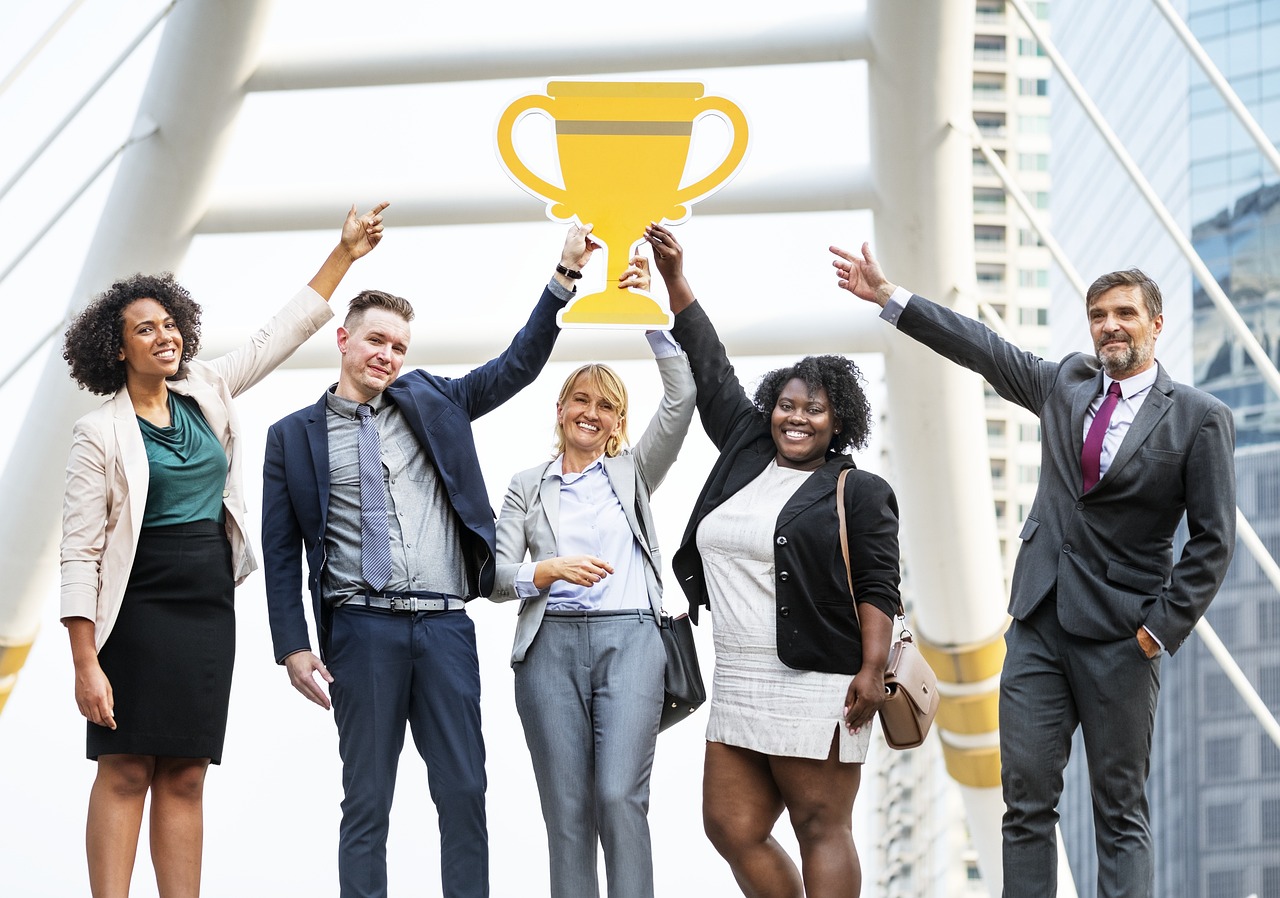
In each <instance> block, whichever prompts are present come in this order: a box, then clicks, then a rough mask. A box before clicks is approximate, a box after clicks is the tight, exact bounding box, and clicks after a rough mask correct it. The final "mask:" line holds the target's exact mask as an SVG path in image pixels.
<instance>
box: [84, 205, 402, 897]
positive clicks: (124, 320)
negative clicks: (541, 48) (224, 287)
mask: <svg viewBox="0 0 1280 898" xmlns="http://www.w3.org/2000/svg"><path fill="white" fill-rule="evenodd" d="M386 205H387V204H386V203H383V204H380V205H378V206H375V207H374V208H373V209H372V210H370V211H369V212H368V213H366V214H365V215H362V216H361V215H357V213H356V208H355V207H354V206H353V207H352V208H351V211H350V212H349V213H348V214H347V218H346V221H345V222H344V223H343V227H342V236H341V238H340V239H339V241H338V244H337V245H336V246H335V247H334V248H333V250H332V251H331V252H330V253H329V255H328V257H327V258H326V259H325V262H324V264H323V265H322V266H321V267H320V269H319V271H317V272H316V275H315V277H313V278H312V279H311V281H310V283H309V284H308V285H307V286H306V287H304V288H303V289H302V290H301V291H300V292H299V293H298V294H297V295H296V296H295V297H294V298H293V299H292V300H290V301H289V303H288V304H287V305H285V307H284V308H283V309H281V310H280V311H279V312H278V313H277V314H276V315H275V317H273V318H272V319H271V320H270V321H269V322H267V324H266V325H265V326H263V327H262V328H261V329H260V330H259V331H258V332H257V333H255V334H254V335H253V336H252V337H251V338H250V339H249V340H248V341H247V342H246V343H245V344H244V345H242V346H240V347H239V348H238V349H235V350H233V351H232V352H230V353H228V354H227V355H224V356H221V357H220V358H216V359H212V360H210V361H203V360H201V359H198V358H196V354H197V352H198V351H199V349H200V306H199V305H198V304H197V303H196V302H195V301H194V300H193V299H192V298H191V295H190V294H189V293H188V292H187V291H186V289H184V288H183V287H182V286H181V285H180V284H178V282H177V281H176V280H174V278H173V275H171V274H160V275H143V274H137V275H134V276H132V277H129V278H125V279H123V280H121V281H118V282H117V283H115V284H112V286H111V288H110V289H109V290H107V291H106V292H105V293H102V294H100V295H99V296H97V297H95V298H94V299H93V300H91V301H90V302H89V304H88V305H87V306H86V307H85V308H84V309H83V310H82V311H81V312H80V313H79V315H77V316H76V318H75V319H74V320H73V321H72V322H71V325H70V326H69V327H68V328H67V332H66V337H65V340H64V343H63V351H62V355H63V358H65V359H66V361H67V363H68V365H70V368H71V377H72V379H73V380H75V381H76V383H78V384H79V385H80V386H81V387H82V388H83V389H85V390H88V391H90V392H91V393H96V394H98V395H101V396H106V397H107V399H106V401H105V402H104V403H103V404H102V405H101V406H100V407H98V408H97V409H96V410H94V411H92V412H90V413H89V414H87V415H85V416H84V417H82V418H81V419H80V420H79V421H77V422H76V424H75V429H74V431H73V433H72V445H71V453H70V458H69V460H68V462H67V486H66V497H65V500H64V502H63V518H62V548H61V567H62V589H61V593H62V611H61V616H62V622H63V624H65V625H66V627H67V632H68V633H69V635H70V637H71V654H72V660H73V661H74V663H75V698H76V704H77V705H78V706H79V708H80V713H81V714H83V715H84V717H85V720H86V721H87V724H86V726H87V732H88V736H87V755H88V757H89V759H90V760H93V761H96V762H97V765H98V767H97V775H96V777H95V779H94V784H93V789H92V791H91V792H90V795H89V820H88V826H87V828H86V838H85V845H86V850H87V853H88V862H89V887H90V891H91V893H92V894H93V896H94V898H113V896H123V895H128V894H129V882H130V879H131V877H132V874H133V865H134V857H135V855H136V853H137V847H138V838H139V835H140V830H141V825H142V817H143V809H144V806H145V804H146V802H147V799H148V797H149V798H150V802H151V859H152V863H153V865H154V867H155V875H156V885H157V888H158V892H159V894H160V895H161V896H162V898H169V896H186V895H197V894H199V891H200V864H201V856H202V850H203V844H204V841H203V839H204V814H203V805H202V802H203V796H204V780H205V773H206V771H207V770H208V767H209V765H210V764H211V763H212V764H218V763H221V761H222V746H223V737H224V735H225V732H226V725H227V708H228V702H229V699H230V693H231V668H232V663H233V660H234V656H235V607H234V604H233V596H234V591H235V587H236V585H238V584H239V583H240V582H241V581H242V580H244V578H245V577H247V576H248V575H249V573H250V572H252V571H253V570H254V569H255V568H256V567H257V560H256V559H255V558H254V556H253V552H252V550H251V549H250V547H249V541H248V538H247V535H246V531H245V517H246V514H247V512H246V509H245V501H244V489H243V485H242V482H241V481H242V476H241V466H242V464H243V456H244V445H243V440H244V435H243V432H242V428H241V423H240V420H239V418H238V416H237V415H236V410H235V406H234V404H233V402H232V400H233V398H234V397H236V396H238V395H239V394H240V393H243V392H244V391H245V390H247V389H248V388H249V387H251V386H253V385H254V384H256V383H258V382H259V381H260V380H262V379H263V378H264V377H266V376H267V375H268V374H270V373H271V371H273V370H274V369H275V368H276V366H278V365H279V364H280V363H281V362H283V361H284V360H285V359H287V358H288V357H289V356H290V355H292V354H293V352H294V350H296V349H297V348H298V347H299V346H301V345H302V343H303V342H305V341H306V339H307V338H308V337H310V336H311V335H312V334H314V333H315V332H316V331H317V330H319V329H320V327H321V326H322V325H323V324H324V323H325V322H326V321H328V320H329V319H330V318H332V317H333V312H332V310H331V309H330V308H329V299H330V298H331V297H332V296H333V292H334V290H335V289H337V286H338V284H339V282H340V281H341V280H342V278H343V276H344V275H345V274H346V273H347V270H348V269H349V268H350V266H351V263H352V262H354V261H355V260H356V259H359V258H360V257H361V256H363V255H365V254H366V253H368V252H369V251H370V250H371V249H373V247H374V246H376V245H377V244H378V242H379V241H380V240H381V239H382V214H381V213H382V210H383V209H384V208H386Z"/></svg>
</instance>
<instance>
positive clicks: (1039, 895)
mask: <svg viewBox="0 0 1280 898" xmlns="http://www.w3.org/2000/svg"><path fill="white" fill-rule="evenodd" d="M832 252H834V253H835V254H836V255H837V256H838V257H839V258H838V259H837V260H836V261H835V262H834V264H835V267H836V269H837V272H838V278H839V283H840V286H841V287H842V288H844V289H847V290H849V291H850V292H851V293H853V294H854V295H856V296H858V297H860V298H862V299H865V300H868V301H870V302H874V303H876V304H877V305H879V306H880V307H881V308H882V309H883V310H884V311H883V312H882V313H881V317H882V318H885V319H886V320H888V321H890V322H891V323H893V324H895V325H896V326H897V328H898V330H900V331H902V332H903V333H905V334H907V335H909V336H910V337H912V338H914V339H915V340H918V341H919V342H920V343H923V344H924V345H925V346H928V347H929V348H931V349H933V350H934V351H935V352H937V353H939V354H940V355H943V356H945V357H946V358H949V359H951V360H952V361H954V362H957V363H959V364H961V365H964V366H965V367H967V368H970V369H972V370H974V371H977V372H978V373H979V374H981V375H982V376H983V377H985V378H986V379H987V382H988V383H990V384H991V386H992V387H993V388H994V389H995V391H996V392H997V393H999V394H1000V395H1001V396H1003V397H1004V398H1005V399H1008V400H1009V401H1011V402H1016V403H1017V404H1018V405H1021V406H1023V407H1024V408H1026V409H1028V410H1030V411H1032V412H1034V413H1035V414H1036V415H1038V416H1039V418H1040V429H1041V464H1040V482H1039V486H1038V488H1037V491H1036V498H1035V502H1034V503H1033V504H1032V506H1031V511H1030V513H1029V514H1028V516H1027V520H1026V523H1025V525H1024V526H1023V528H1022V533H1021V538H1022V546H1021V549H1020V550H1019V552H1018V561H1017V565H1016V566H1015V568H1014V574H1013V584H1012V596H1011V598H1010V603H1009V613H1010V614H1011V615H1012V617H1013V621H1012V623H1011V624H1010V627H1009V630H1008V632H1007V633H1006V635H1005V643H1006V647H1007V650H1008V652H1007V655H1006V657H1005V663H1004V670H1003V672H1002V674H1001V679H1000V755H1001V783H1002V787H1003V791H1004V800H1005V805H1006V809H1005V815H1004V823H1003V842H1004V894H1005V895H1006V896H1014V898H1043V896H1052V895H1054V894H1055V893H1056V890H1057V852H1056V844H1055V833H1054V826H1055V824H1056V822H1057V819H1058V814H1057V805H1058V799H1059V797H1060V796H1061V793H1062V771H1063V769H1064V768H1065V766H1066V763H1067V756H1068V753H1069V751H1070V747H1071V737H1072V734H1073V733H1074V732H1075V730H1076V728H1077V727H1079V728H1080V729H1081V731H1082V733H1083V735H1084V744H1085V755H1086V758H1087V760H1088V766H1089V778H1090V783H1091V786H1092V791H1093V806H1094V823H1095V829H1096V833H1097V851H1098V895H1099V896H1100V898H1118V896H1141V898H1149V896H1150V895H1151V894H1152V891H1153V888H1154V864H1153V860H1152V847H1151V829H1150V823H1149V819H1148V808H1147V800H1146V794H1145V791H1144V790H1145V785H1146V780H1147V775H1148V772H1149V769H1150V754H1151V734H1152V728H1153V725H1154V721H1155V710H1156V697H1157V694H1158V692H1159V688H1160V680H1159V664H1160V656H1161V655H1162V653H1164V652H1167V653H1169V654H1170V655H1172V654H1173V653H1174V652H1176V651H1177V650H1178V648H1179V647H1180V646H1181V645H1182V643H1183V642H1184V641H1185V640H1186V638H1187V637H1188V636H1189V635H1190V634H1191V630H1192V628H1194V627H1195V624H1196V622H1197V621H1198V620H1199V619H1200V617H1201V615H1203V614H1204V612H1205V610H1206V609H1207V608H1208V606H1209V602H1210V601H1211V600H1212V599H1213V597H1214V595H1215V594H1216V593H1217V591H1218V587H1219V586H1220V585H1221V583H1222V579H1223V577H1224V576H1225V575H1226V572H1227V567H1228V565H1229V564H1230V563H1231V556H1232V554H1233V552H1234V550H1235V515H1236V510H1235V505H1236V500H1235V462H1234V451H1235V428H1234V424H1233V421H1232V417H1231V410H1230V409H1229V408H1227V406H1226V405H1224V404H1223V403H1222V402H1220V401H1219V400H1218V399H1216V398H1215V397H1213V396H1210V395H1209V394H1207V393H1203V392H1201V391H1200V390H1196V389H1194V388H1193V387H1189V386H1187V385H1185V384H1180V383H1175V382H1174V381H1173V379H1172V378H1170V377H1169V375H1168V374H1167V373H1166V372H1165V371H1164V369H1163V368H1162V367H1161V366H1160V365H1159V364H1158V363H1157V362H1156V361H1155V344H1156V338H1157V337H1158V336H1159V335H1160V331H1161V329H1162V327H1163V325H1164V317H1163V314H1162V312H1161V306H1162V300H1161V296H1160V289H1159V287H1157V286H1156V284H1155V283H1154V282H1153V281H1152V280H1151V279H1150V278H1148V277H1147V276H1146V275H1144V274H1143V273H1142V272H1140V271H1138V270H1137V269H1130V270H1129V271H1119V272H1113V273H1111V274H1107V275H1103V276H1102V277H1100V278H1098V279H1097V280H1096V281H1094V283H1093V285H1092V286H1090V288H1089V290H1088V294H1087V296H1086V299H1085V310H1086V312H1087V314H1088V318H1089V329H1090V333H1091V335H1092V337H1093V342H1094V349H1095V352H1096V355H1093V356H1090V355H1087V354H1084V353H1072V354H1071V355H1068V356H1066V357H1065V358H1064V359H1062V360H1061V361H1060V362H1049V361H1045V360H1044V359H1040V358H1037V357H1036V356H1034V355H1032V354H1031V353H1028V352H1024V351H1023V350H1021V349H1019V348H1018V347H1016V346H1013V345H1012V344H1010V343H1008V342H1006V341H1005V340H1003V339H1001V338H1000V337H998V336H997V335H996V334H994V333H993V332H991V331H990V330H988V329H987V328H986V327H984V326H983V325H981V324H979V323H978V322H976V321H973V320H972V319H969V318H967V317H965V316H963V315H959V314H957V313H955V312H953V311H952V310H950V309H947V308H944V307H942V306H939V305H937V304H935V303H931V302H929V301H928V300H926V299H924V298H922V297H920V296H914V295H912V294H910V293H909V292H908V291H906V290H903V289H902V288H900V287H895V286H894V285H893V284H891V283H889V282H888V280H886V279H885V277H884V274H883V273H882V272H881V271H880V266H879V265H878V264H877V263H876V261H875V258H874V257H873V256H872V254H871V251H870V249H869V247H868V246H867V245H866V244H863V247H862V254H861V257H858V256H855V255H853V254H850V253H846V252H844V251H843V250H839V249H837V248H835V247H832ZM1108 393H1114V394H1116V396H1117V397H1118V398H1110V399H1108V398H1107V394H1108ZM1097 419H1101V420H1100V421H1098V427H1097V428H1096V429H1095V428H1094V426H1093V425H1094V423H1095V420H1097ZM1090 444H1092V447H1093V451H1092V454H1091V455H1090V453H1089V452H1088V451H1087V450H1088V447H1089V445H1090ZM1184 519H1185V520H1186V523H1187V536H1188V538H1187V542H1186V544H1185V546H1184V547H1183V549H1182V553H1181V555H1180V556H1179V558H1178V560H1177V562H1176V563H1175V561H1174V558H1173V537H1174V532H1175V530H1176V529H1177V527H1178V525H1179V523H1180V522H1181V521H1182V520H1184Z"/></svg>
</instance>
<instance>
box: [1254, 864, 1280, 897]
mask: <svg viewBox="0 0 1280 898" xmlns="http://www.w3.org/2000/svg"><path fill="white" fill-rule="evenodd" d="M1258 898H1280V867H1263V868H1262V894H1261V895H1259V896H1258Z"/></svg>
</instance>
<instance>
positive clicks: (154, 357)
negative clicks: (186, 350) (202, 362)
mask: <svg viewBox="0 0 1280 898" xmlns="http://www.w3.org/2000/svg"><path fill="white" fill-rule="evenodd" d="M120 317H121V319H122V321H123V326H122V328H121V332H120V354H119V356H117V357H118V358H119V359H120V361H122V362H124V368H125V380H126V382H127V381H130V380H136V379H138V378H151V379H156V380H163V379H164V378H166V377H172V376H173V375H175V374H177V373H178V368H179V367H180V366H181V365H182V331H181V330H179V328H178V323H177V322H176V321H175V320H174V318H173V316H172V315H170V314H169V312H168V310H167V309H165V307H164V306H163V305H161V304H160V303H159V302H158V301H156V300H154V299H146V298H143V299H135V300H134V301H133V302H131V303H129V305H127V306H125V307H124V311H122V312H121V313H120Z"/></svg>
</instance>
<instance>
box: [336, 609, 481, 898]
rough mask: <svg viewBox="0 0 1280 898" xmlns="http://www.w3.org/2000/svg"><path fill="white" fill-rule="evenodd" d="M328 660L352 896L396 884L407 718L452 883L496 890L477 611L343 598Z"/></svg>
mask: <svg viewBox="0 0 1280 898" xmlns="http://www.w3.org/2000/svg"><path fill="white" fill-rule="evenodd" d="M327 664H328V667H329V671H330V673H332V674H333V684H332V686H331V687H330V695H331V697H332V700H333V716H334V721H335V722H336V723H337V725H338V749H339V752H340V754H341V756H342V786H343V793H344V797H343V799H342V825H341V829H340V832H339V839H338V878H339V882H340V884H341V896H342V898H385V896H386V894H387V831H388V825H389V816H390V813H391V799H392V794H393V793H394V792H395V785H396V766H397V764H398V763H399V760H400V752H401V749H402V748H403V747H404V734H405V723H406V722H407V723H408V725H409V728H410V730H411V731H412V733H413V741H414V744H415V745H416V746H417V748H418V754H420V755H421V756H422V760H423V761H425V762H426V764H427V781H428V784H429V786H430V790H431V800H432V801H434V802H435V805H436V812H437V814H438V815H439V826H440V878H441V886H442V894H443V895H444V898H486V896H488V894H489V843H488V831H487V828H486V825H485V809H484V793H485V786H486V779H485V772H484V738H483V736H482V735H481V732H480V667H479V663H478V660H477V657H476V637H475V627H474V625H473V624H472V621H471V618H469V617H468V616H467V613H466V612H465V611H442V612H418V613H415V614H409V613H391V612H387V611H380V610H376V609H371V608H364V607H339V608H338V609H337V610H336V611H335V612H334V615H333V628H332V633H331V636H330V643H329V653H328V659H327ZM406 863H413V859H410V858H407V859H406Z"/></svg>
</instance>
